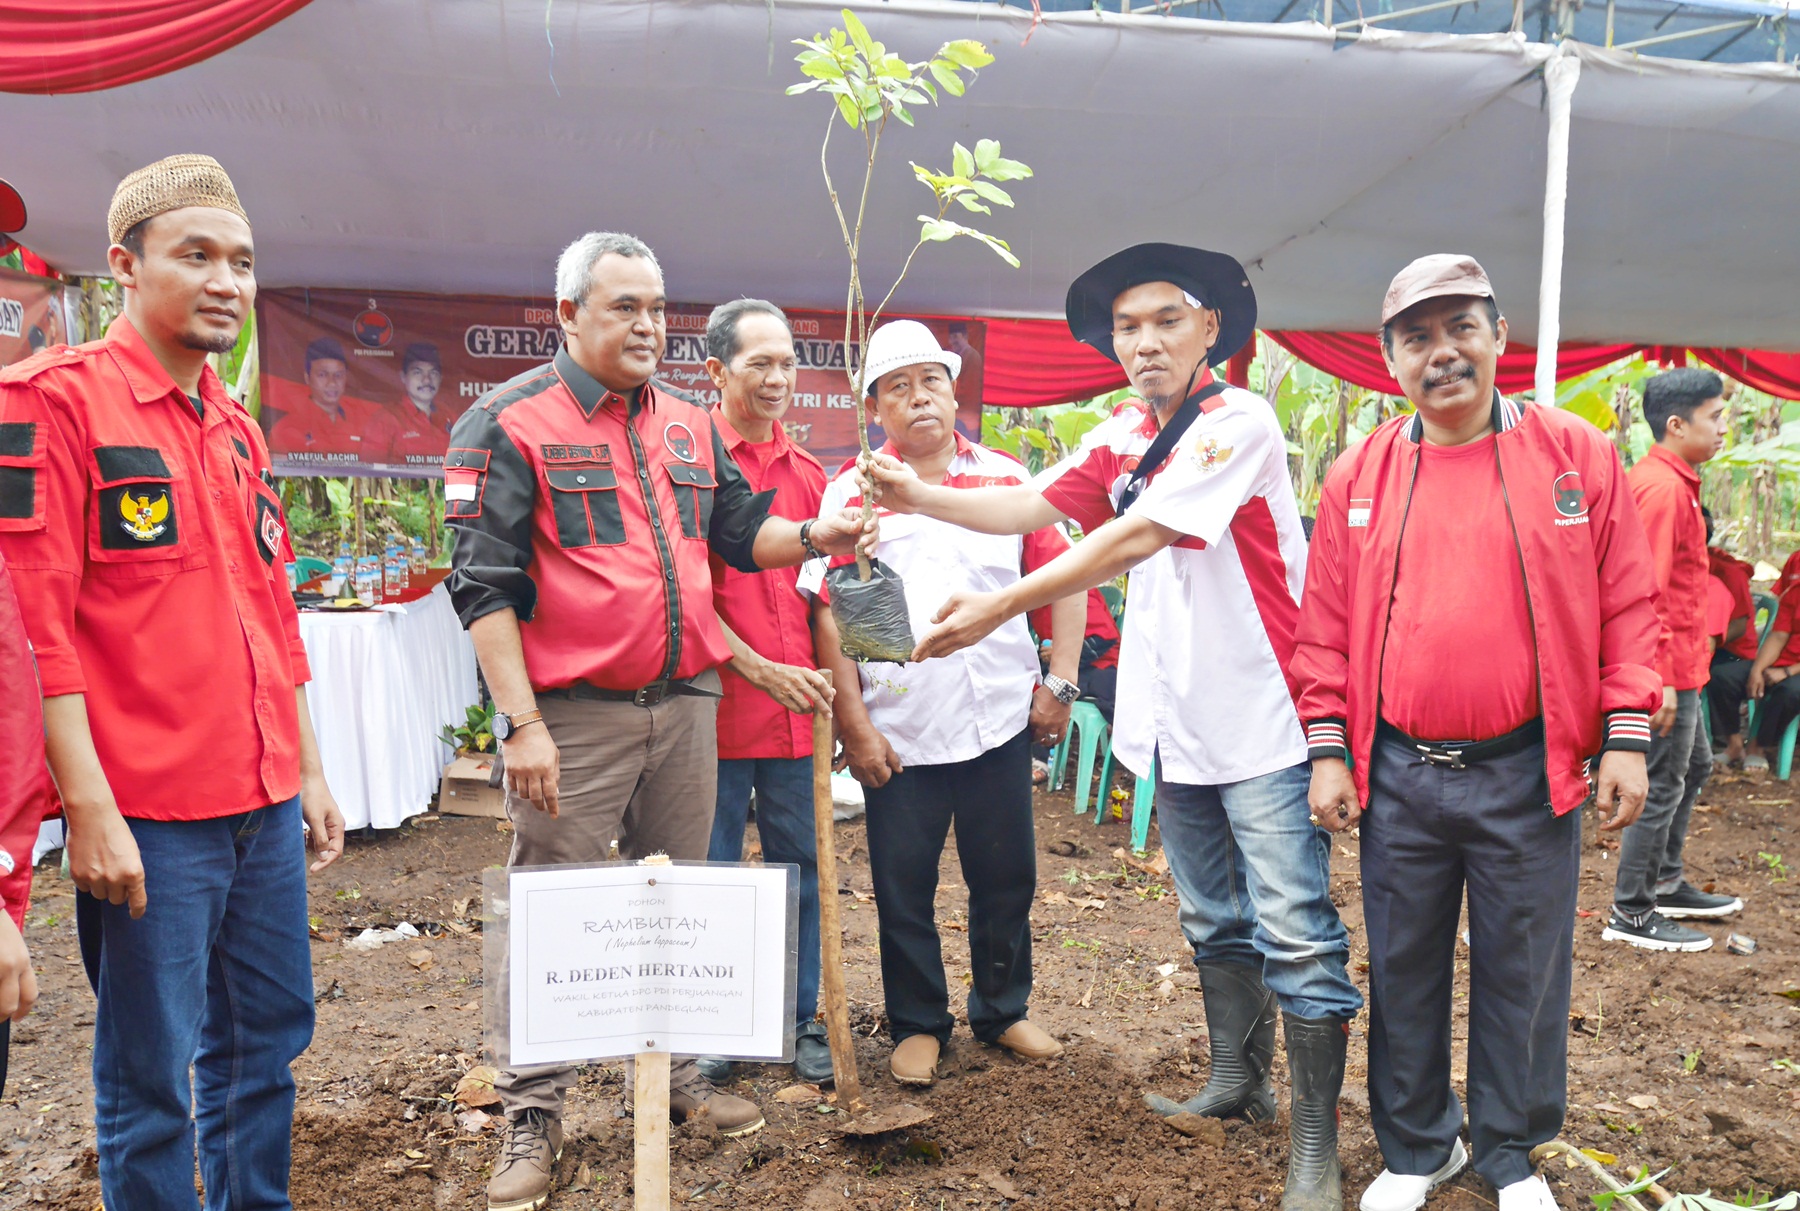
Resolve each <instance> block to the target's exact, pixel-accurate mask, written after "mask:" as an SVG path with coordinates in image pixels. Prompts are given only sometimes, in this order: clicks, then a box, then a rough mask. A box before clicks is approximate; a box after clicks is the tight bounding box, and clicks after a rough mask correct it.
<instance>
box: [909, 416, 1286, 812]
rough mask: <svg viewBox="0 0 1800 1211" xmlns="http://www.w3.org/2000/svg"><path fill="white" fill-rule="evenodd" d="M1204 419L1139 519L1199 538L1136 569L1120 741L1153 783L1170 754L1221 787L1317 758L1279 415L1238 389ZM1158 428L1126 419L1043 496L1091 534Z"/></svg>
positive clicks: (1184, 776)
mask: <svg viewBox="0 0 1800 1211" xmlns="http://www.w3.org/2000/svg"><path fill="white" fill-rule="evenodd" d="M1201 408H1202V412H1201V415H1200V416H1199V417H1198V418H1197V419H1196V420H1195V421H1194V423H1193V425H1192V427H1190V428H1189V429H1188V431H1187V432H1186V433H1184V434H1183V435H1182V437H1181V440H1180V442H1178V443H1177V445H1176V448H1175V449H1174V451H1172V452H1171V453H1170V455H1169V457H1168V459H1167V461H1165V462H1164V463H1163V465H1162V468H1161V469H1160V470H1159V471H1158V472H1157V474H1156V475H1154V476H1153V477H1151V479H1150V481H1149V484H1148V485H1147V486H1146V487H1145V488H1144V491H1143V494H1142V495H1141V496H1139V497H1138V500H1137V503H1136V504H1134V505H1133V506H1132V509H1131V512H1132V513H1135V514H1139V515H1141V516H1143V517H1147V518H1149V519H1150V520H1151V521H1154V522H1157V523H1159V524H1161V525H1164V526H1167V527H1169V528H1170V529H1174V530H1179V531H1181V532H1182V533H1183V534H1184V535H1187V537H1184V538H1182V539H1179V540H1177V542H1176V543H1175V544H1174V545H1172V546H1169V547H1165V548H1164V549H1162V550H1161V551H1158V552H1157V553H1156V554H1155V555H1152V556H1151V557H1150V558H1149V559H1146V560H1145V561H1144V562H1143V563H1141V564H1139V565H1138V566H1137V567H1136V568H1134V569H1133V570H1132V572H1131V580H1130V586H1129V590H1128V592H1127V594H1126V606H1125V622H1124V625H1123V627H1122V628H1121V629H1122V631H1123V635H1122V638H1121V642H1120V647H1119V693H1118V698H1117V702H1116V705H1115V707H1114V715H1113V731H1112V745H1113V752H1114V754H1115V755H1116V756H1117V757H1118V759H1119V760H1120V761H1122V762H1123V763H1124V764H1125V765H1126V766H1127V767H1128V768H1130V769H1131V770H1132V771H1133V772H1134V773H1136V774H1138V775H1140V776H1142V775H1145V774H1147V773H1148V772H1149V769H1150V764H1151V758H1152V755H1153V754H1157V755H1160V757H1161V761H1162V776H1163V777H1164V778H1166V779H1168V780H1169V781H1171V782H1179V783H1185V784H1189V785H1198V786H1218V785H1224V784H1228V783H1232V782H1241V781H1243V780H1245V779H1247V778H1255V777H1259V776H1261V775H1263V774H1268V773H1273V772H1274V771H1276V770H1279V769H1283V768H1285V767H1287V766H1290V765H1295V764H1298V763H1299V762H1301V761H1304V760H1306V737H1305V733H1304V732H1303V731H1302V729H1301V727H1300V718H1299V714H1298V712H1297V711H1296V709H1295V705H1294V701H1295V700H1294V691H1293V687H1292V685H1291V684H1290V682H1289V681H1288V679H1287V673H1286V670H1287V668H1288V666H1289V664H1290V663H1291V662H1292V660H1293V654H1294V632H1295V629H1296V627H1297V625H1298V623H1299V613H1300V611H1299V603H1300V590H1301V585H1302V582H1303V580H1304V578H1305V575H1306V533H1305V531H1304V530H1303V529H1302V528H1301V525H1300V510H1299V507H1298V506H1297V504H1296V503H1295V500H1294V489H1293V484H1292V482H1291V481H1290V480H1289V478H1288V470H1287V439H1286V436H1285V435H1284V434H1283V433H1282V431H1281V425H1280V422H1279V421H1277V420H1276V418H1275V413H1274V410H1273V409H1271V408H1270V407H1269V405H1268V403H1267V402H1266V401H1265V400H1264V399H1263V398H1262V397H1261V396H1259V395H1255V394H1253V393H1251V392H1249V391H1244V390H1240V389H1237V388H1227V389H1226V390H1225V391H1223V392H1222V393H1220V394H1218V395H1216V396H1214V397H1212V398H1211V399H1209V400H1207V401H1205V403H1203V404H1202V405H1201ZM1156 431H1157V427H1156V423H1155V420H1154V419H1153V418H1152V417H1151V416H1149V415H1148V414H1147V413H1145V412H1142V411H1136V410H1132V411H1126V412H1122V413H1120V414H1119V415H1116V416H1114V417H1112V418H1111V419H1109V420H1107V421H1104V422H1102V423H1101V424H1100V425H1097V426H1096V427H1094V428H1093V429H1091V430H1089V432H1088V434H1087V436H1086V438H1085V439H1084V440H1083V442H1082V444H1081V448H1080V449H1079V450H1077V451H1076V452H1075V453H1074V454H1071V455H1070V456H1069V457H1068V458H1066V459H1064V460H1063V461H1062V462H1060V463H1058V464H1057V465H1056V466H1054V467H1051V468H1049V469H1047V470H1045V471H1044V472H1043V473H1042V474H1041V475H1039V476H1037V477H1036V479H1034V480H1033V481H1032V487H1034V488H1036V489H1037V490H1038V491H1039V492H1041V493H1042V494H1043V495H1044V497H1045V499H1047V500H1048V501H1050V502H1051V503H1052V504H1054V505H1055V506H1056V507H1057V508H1058V509H1060V510H1061V511H1062V512H1063V513H1064V514H1066V515H1067V516H1069V517H1071V518H1073V519H1074V520H1075V521H1076V522H1077V523H1079V524H1080V525H1081V526H1082V528H1083V529H1084V530H1086V531H1088V532H1089V533H1092V531H1093V529H1094V527H1096V526H1098V525H1101V524H1104V523H1105V522H1106V521H1108V520H1110V519H1111V518H1112V516H1113V510H1114V508H1115V507H1116V502H1117V501H1118V498H1119V493H1120V491H1121V489H1122V488H1123V487H1124V485H1125V482H1126V480H1127V479H1128V478H1129V477H1130V474H1131V472H1132V471H1133V470H1135V469H1136V468H1137V465H1138V460H1139V459H1141V458H1142V457H1143V455H1144V453H1145V451H1147V450H1148V449H1149V448H1150V442H1151V440H1152V439H1153V437H1154V436H1155V434H1156ZM883 536H884V540H885V531H884V532H883Z"/></svg>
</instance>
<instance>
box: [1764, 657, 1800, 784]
mask: <svg viewBox="0 0 1800 1211" xmlns="http://www.w3.org/2000/svg"><path fill="white" fill-rule="evenodd" d="M1795 715H1800V676H1790V677H1787V678H1784V679H1783V680H1782V681H1780V682H1778V683H1777V684H1775V685H1771V686H1769V687H1768V688H1766V689H1764V690H1763V696H1762V701H1761V702H1760V703H1758V704H1757V707H1756V742H1757V743H1758V744H1760V745H1762V746H1763V748H1764V750H1766V751H1768V752H1773V751H1774V750H1775V749H1777V748H1779V747H1780V746H1781V733H1783V732H1785V731H1787V725H1788V724H1790V723H1792V722H1793V721H1794V716H1795ZM1773 763H1774V759H1773V758H1770V764H1773Z"/></svg>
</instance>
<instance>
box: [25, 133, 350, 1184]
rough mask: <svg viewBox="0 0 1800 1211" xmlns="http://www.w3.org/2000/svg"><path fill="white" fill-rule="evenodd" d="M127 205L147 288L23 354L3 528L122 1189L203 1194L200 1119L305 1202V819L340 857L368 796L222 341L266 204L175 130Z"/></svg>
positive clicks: (234, 1160) (102, 1146)
mask: <svg viewBox="0 0 1800 1211" xmlns="http://www.w3.org/2000/svg"><path fill="white" fill-rule="evenodd" d="M107 226H108V231H109V234H110V236H111V239H112V247H111V248H110V250H109V251H108V253H107V259H108V262H109V264H110V265H111V268H112V273H113V277H114V278H115V279H116V280H117V281H118V282H119V285H120V286H121V287H122V288H123V291H124V298H125V311H124V314H123V315H122V316H121V317H120V318H119V319H117V320H115V321H114V322H113V324H112V326H111V327H110V328H109V329H108V330H107V333H106V336H105V338H104V339H102V340H99V341H94V342H91V343H89V344H86V345H82V346H79V347H77V348H64V349H59V350H55V351H53V352H47V353H44V354H40V355H38V356H36V357H32V358H29V359H27V360H26V361H24V362H21V363H20V364H18V365H16V366H12V367H10V368H8V369H7V370H6V371H4V372H3V373H0V550H3V551H4V552H5V555H6V558H7V561H8V563H10V564H11V565H12V571H13V577H14V580H15V583H16V585H17V587H18V591H19V596H20V604H21V607H22V609H23V612H24V617H25V624H26V628H27V630H28V631H29V632H30V635H31V641H32V647H33V648H34V650H35V651H36V653H37V660H38V673H39V675H40V677H41V678H42V681H43V692H44V722H45V730H46V733H47V743H48V751H49V762H50V769H51V772H52V773H53V774H54V775H55V778H56V785H57V788H58V790H59V791H60V792H61V795H62V800H63V805H64V808H65V810H66V812H67V815H68V823H69V838H68V857H69V869H70V872H71V874H72V876H73V878H74V881H75V885H76V886H77V887H78V888H79V889H80V890H81V893H82V894H81V895H79V896H78V897H77V898H76V919H77V925H78V927H79V930H80V933H81V942H82V953H83V957H84V958H85V959H86V960H87V967H88V978H89V980H90V981H91V982H92V983H93V986H94V989H95V993H96V996H97V998H98V1005H97V1008H96V1011H95V1015H94V1108H95V1133H96V1136H97V1142H98V1148H99V1153H100V1188H101V1194H102V1196H103V1197H104V1199H105V1201H106V1205H107V1206H108V1207H109V1208H113V1209H114V1211H142V1209H147V1208H155V1209H158V1211H160V1209H163V1208H169V1209H174V1208H185V1209H187V1211H193V1209H194V1208H195V1207H196V1206H197V1200H196V1198H195V1194H194V1157H195V1146H196V1140H195V1136H196V1132H197V1134H198V1149H199V1160H200V1176H201V1178H202V1180H203V1182H204V1184H205V1187H206V1189H207V1191H208V1192H209V1197H212V1198H215V1199H218V1198H225V1197H226V1195H225V1194H224V1193H223V1192H225V1191H230V1192H231V1194H230V1196H229V1197H230V1199H231V1201H232V1202H233V1204H234V1205H236V1204H239V1203H241V1205H244V1206H254V1207H268V1208H285V1207H288V1206H289V1205H290V1204H289V1202H288V1195H287V1189H288V1169H289V1158H290V1146H289V1145H290V1137H291V1133H292V1125H293V1110H294V1081H293V1076H292V1074H291V1072H290V1071H289V1064H290V1063H292V1061H293V1060H294V1058H295V1057H296V1056H298V1055H299V1054H300V1052H301V1051H302V1050H304V1049H305V1047H306V1045H307V1043H308V1041H309V1040H310V1039H311V1037H312V1027H313V997H312V991H313V987H312V952H311V949H310V946H309V943H308V941H307V920H306V866H305V862H304V858H303V854H302V850H301V846H302V823H303V822H304V825H305V829H306V837H307V843H308V844H310V845H311V847H312V848H313V850H314V852H315V853H316V854H317V856H318V861H316V862H315V863H314V864H313V867H312V869H314V870H318V869H320V868H322V867H323V866H325V865H326V864H328V863H329V862H331V861H332V860H333V859H335V858H336V857H337V855H338V853H339V852H340V851H341V850H342V848H343V829H344V822H343V817H342V816H341V815H340V814H339V813H338V809H337V805H336V804H335V803H334V802H332V798H331V793H330V791H329V790H328V789H327V788H326V786H325V779H324V775H323V773H322V771H321V769H320V766H319V756H318V749H317V746H316V744H315V743H314V740H313V731H312V723H311V721H310V719H309V718H308V715H307V707H306V687H305V684H304V683H305V682H306V681H307V680H308V678H309V676H310V674H309V670H308V668H307V663H306V651H305V649H304V648H303V647H302V646H301V643H300V630H299V624H298V620H297V617H296V615H295V613H294V599H293V597H292V595H291V594H290V593H289V592H288V587H287V568H286V566H285V565H286V561H287V559H288V558H289V557H290V555H289V550H288V546H287V538H286V532H285V525H284V522H283V518H282V513H281V504H280V499H279V497H277V495H276V494H275V491H274V489H273V488H272V487H271V486H270V477H269V459H268V454H267V451H266V450H265V448H264V446H263V440H262V434H261V433H260V432H259V431H258V430H257V427H256V424H255V422H254V421H252V420H251V419H250V417H249V416H248V415H247V414H246V413H245V412H244V410H243V409H242V408H241V407H240V406H239V405H238V404H237V403H236V402H235V401H234V400H233V399H232V398H231V397H230V396H229V395H227V394H226V393H225V389H224V387H223V386H222V385H221V384H220V382H219V379H218V377H217V376H216V375H215V374H214V373H213V371H212V369H211V367H210V366H208V364H207V360H206V359H207V355H208V354H209V353H223V352H225V351H226V350H229V349H230V348H232V346H233V345H234V344H235V343H236V342H237V337H238V331H239V329H240V328H241V327H242V326H243V323H244V319H245V317H246V316H248V315H249V314H250V307H251V302H252V300H253V299H254V297H255V293H256V278H255V273H254V259H255V252H254V249H253V248H252V244H251V234H250V224H249V222H248V220H247V219H246V218H245V217H244V211H243V207H242V206H241V205H240V204H239V202H238V198H237V194H236V192H235V191H234V190H233V189H232V186H231V182H230V180H229V179H227V177H226V176H225V172H224V170H223V169H222V168H220V167H219V165H218V164H217V163H216V162H215V161H213V160H212V159H211V158H210V157H207V156H172V157H170V158H169V159H166V160H163V161H160V162H158V163H156V164H152V165H150V166H149V167H148V168H143V169H139V170H138V171H137V172H134V173H132V174H130V175H129V176H127V177H126V178H125V179H124V180H123V181H121V182H120V184H119V188H118V191H117V193H115V194H114V196H113V202H112V207H111V210H110V212H109V213H108V216H107ZM190 1066H191V1069H192V1072H191V1078H190ZM213 1192H217V1193H213Z"/></svg>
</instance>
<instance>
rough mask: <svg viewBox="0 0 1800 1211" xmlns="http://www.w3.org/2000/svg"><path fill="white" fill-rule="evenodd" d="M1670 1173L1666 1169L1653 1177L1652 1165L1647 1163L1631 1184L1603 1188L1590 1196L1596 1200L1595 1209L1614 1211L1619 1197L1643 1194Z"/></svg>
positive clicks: (1595, 1210) (1597, 1210) (1596, 1210)
mask: <svg viewBox="0 0 1800 1211" xmlns="http://www.w3.org/2000/svg"><path fill="white" fill-rule="evenodd" d="M1668 1175H1669V1170H1667V1169H1664V1170H1663V1171H1662V1172H1661V1173H1658V1174H1656V1175H1655V1176H1654V1177H1653V1176H1651V1174H1650V1166H1648V1165H1645V1166H1644V1168H1643V1170H1642V1171H1641V1172H1640V1173H1639V1174H1638V1178H1637V1180H1636V1181H1634V1182H1632V1183H1631V1184H1630V1185H1629V1186H1626V1187H1625V1188H1624V1189H1622V1190H1602V1191H1600V1193H1598V1194H1590V1195H1588V1197H1589V1198H1591V1199H1593V1200H1594V1211H1612V1205H1613V1203H1614V1202H1615V1201H1617V1200H1618V1199H1621V1198H1624V1197H1626V1196H1627V1195H1637V1194H1642V1193H1643V1192H1644V1191H1646V1190H1648V1189H1649V1188H1650V1187H1651V1186H1653V1185H1655V1184H1656V1183H1657V1182H1659V1181H1661V1180H1662V1179H1663V1178H1665V1177H1667V1176H1668Z"/></svg>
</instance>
